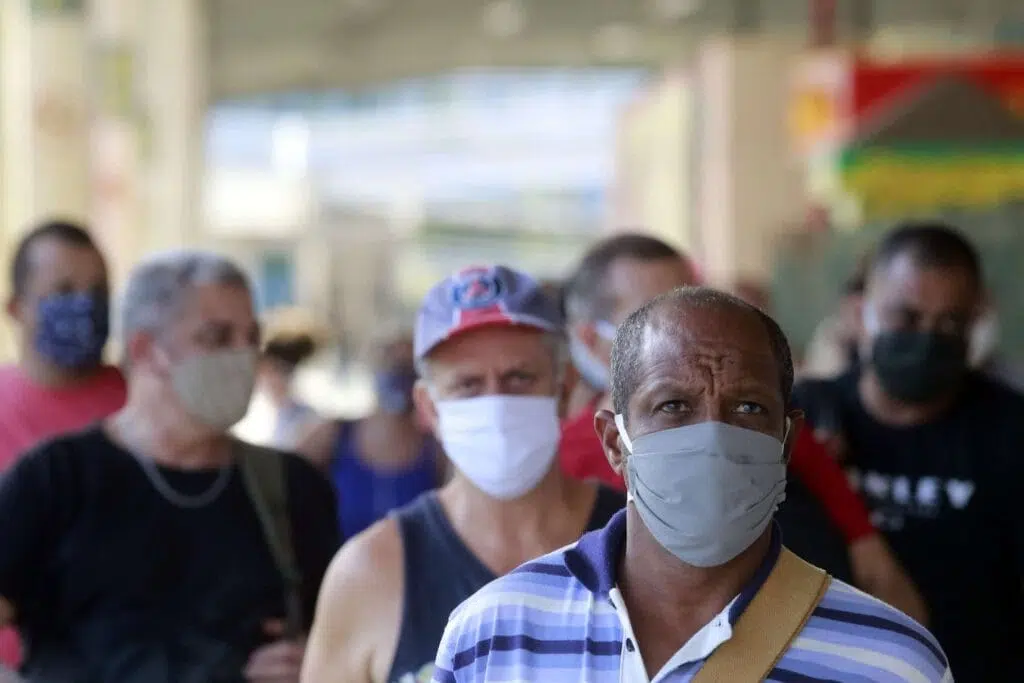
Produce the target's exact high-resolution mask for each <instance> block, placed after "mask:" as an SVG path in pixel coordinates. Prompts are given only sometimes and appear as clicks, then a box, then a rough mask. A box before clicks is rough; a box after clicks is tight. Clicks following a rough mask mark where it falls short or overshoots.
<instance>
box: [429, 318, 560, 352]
mask: <svg viewBox="0 0 1024 683" xmlns="http://www.w3.org/2000/svg"><path fill="white" fill-rule="evenodd" d="M486 327H520V328H523V329H527V330H537V331H538V332H554V331H555V329H557V328H556V327H555V326H553V325H551V324H550V323H545V322H543V321H542V320H539V319H537V318H531V317H521V316H511V315H509V314H507V313H498V312H496V313H494V314H490V315H482V316H478V317H474V318H473V319H471V320H467V321H466V322H464V323H462V324H461V325H459V326H458V327H453V328H452V329H450V330H449V331H448V334H446V335H445V336H444V337H442V338H440V339H438V340H437V341H436V342H434V343H433V344H432V345H431V346H430V348H427V349H424V351H423V352H422V353H421V354H420V355H421V356H426V355H427V354H428V353H430V352H431V351H433V350H434V349H436V348H437V347H438V346H440V345H441V344H443V343H445V342H446V341H450V340H452V339H454V338H456V337H459V336H461V335H464V334H466V333H467V332H473V331H475V330H480V329H483V328H486Z"/></svg>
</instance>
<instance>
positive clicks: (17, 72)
mask: <svg viewBox="0 0 1024 683" xmlns="http://www.w3.org/2000/svg"><path fill="white" fill-rule="evenodd" d="M83 4H84V3H83V0H2V2H0V149H2V150H3V151H2V154H0V177H2V181H0V182H2V184H0V262H2V265H3V266H4V267H6V265H7V264H8V262H9V260H10V257H11V249H12V247H13V245H14V244H15V243H16V242H17V240H18V239H19V237H20V235H21V234H22V233H23V232H24V230H26V229H27V228H28V227H29V226H31V225H32V224H34V223H35V222H37V221H39V220H40V219H42V218H45V217H50V216H62V217H67V218H71V219H76V220H85V219H87V217H88V214H89V180H88V173H89V162H88V153H89V149H88V94H89V93H88V79H87V68H86V22H85V17H84V7H83ZM0 282H2V284H0V297H2V298H4V299H5V298H6V296H7V295H8V292H7V289H8V283H7V278H6V277H3V278H2V279H0ZM4 324H5V323H4ZM11 350H12V349H11V345H10V335H9V334H6V333H3V331H0V358H9V357H10V354H11Z"/></svg>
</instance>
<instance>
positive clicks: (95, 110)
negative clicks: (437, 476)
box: [0, 0, 1024, 438]
mask: <svg viewBox="0 0 1024 683" xmlns="http://www.w3.org/2000/svg"><path fill="white" fill-rule="evenodd" d="M0 8H2V9H0V97H2V100H0V209H2V211H0V251H2V254H0V256H2V257H3V259H4V262H5V263H6V262H7V261H8V260H9V257H10V249H11V245H12V244H14V243H16V241H17V239H18V237H19V235H20V234H21V233H22V232H23V231H24V230H26V229H28V228H30V227H31V226H32V225H33V224H35V223H36V222H37V221H39V220H41V219H43V218H47V217H52V216H65V217H69V218H73V219H79V220H84V221H87V222H88V223H89V224H90V225H91V226H93V229H94V230H95V232H96V234H97V235H98V236H99V238H100V240H101V242H102V244H103V246H104V248H105V249H106V251H107V254H108V256H109V258H110V260H111V262H112V264H113V268H114V271H115V274H116V277H117V279H118V281H119V282H122V281H123V278H124V276H125V274H126V272H127V271H128V270H129V269H130V268H131V266H132V265H133V264H134V263H135V262H137V261H138V259H139V258H140V257H141V256H143V255H144V254H146V253H148V252H150V251H153V250H157V249H165V248H170V247H174V246H180V245H203V246H209V247H215V248H217V249H220V250H223V251H226V252H228V253H231V254H232V255H234V256H235V257H237V258H238V259H239V260H240V261H241V262H243V263H244V264H245V265H246V266H247V267H248V269H249V271H250V273H251V275H252V277H253V280H254V282H255V283H256V285H257V288H258V292H259V305H260V307H261V310H262V311H263V312H264V314H265V316H266V318H267V322H268V325H269V326H272V327H273V326H289V325H314V326H316V327H318V329H319V333H320V334H322V335H323V336H324V338H325V339H326V340H327V341H328V342H329V343H328V344H326V350H325V351H324V352H323V353H322V354H321V358H320V359H319V360H318V362H316V363H313V364H311V365H310V366H309V368H307V369H306V370H304V371H303V372H304V375H303V377H300V382H299V390H300V392H301V393H303V394H304V395H305V398H306V400H307V401H308V402H309V403H310V404H311V405H313V406H315V407H317V408H319V409H321V410H324V411H327V412H331V413H335V414H356V413H360V412H364V411H365V410H366V408H367V406H368V405H369V404H370V402H372V400H373V392H372V387H371V384H370V382H369V379H368V375H367V373H366V371H365V370H364V369H363V368H364V365H365V363H363V359H364V358H365V352H366V347H367V344H368V343H369V340H370V339H372V338H374V335H375V334H377V333H378V332H379V329H380V327H381V326H387V325H402V324H407V323H408V322H409V316H410V311H411V310H412V309H413V308H414V307H415V305H416V303H417V301H418V299H419V297H421V296H422V295H423V293H424V292H425V291H426V289H427V288H428V287H429V286H430V285H431V284H432V283H433V282H435V281H437V280H438V279H440V278H441V277H443V276H444V275H446V274H447V273H448V272H450V271H451V270H453V269H455V268H457V267H460V266H464V265H469V264H472V263H479V262H486V261H501V262H504V263H507V264H509V265H512V266H516V267H519V268H522V269H525V270H528V271H530V272H532V273H533V274H535V275H536V276H538V277H542V278H558V277H560V276H562V275H564V274H566V272H567V271H568V270H570V269H571V268H572V267H573V266H574V265H575V263H576V261H577V259H578V256H579V255H580V253H581V252H582V250H584V249H585V248H586V247H587V245H589V244H590V243H592V242H593V241H594V240H596V239H597V238H599V237H601V236H603V235H606V234H608V233H610V232H614V231H616V230H627V229H628V230H643V231H649V232H650V233H652V234H655V235H657V236H659V237H661V238H663V239H665V240H667V241H669V242H671V243H672V244H674V245H676V246H678V247H680V248H682V249H685V250H686V251H688V252H689V253H690V254H691V255H692V256H693V257H694V258H695V260H696V261H697V262H698V263H700V264H701V267H702V269H703V272H704V275H705V276H706V277H707V278H708V280H709V281H710V282H712V283H714V284H718V285H721V286H723V287H733V286H735V285H737V284H738V283H745V284H747V285H751V286H753V287H755V288H760V290H761V291H762V292H763V293H764V294H765V295H767V296H769V297H770V299H769V301H770V302H771V307H772V309H773V310H774V313H775V314H776V315H777V317H778V318H779V320H780V322H781V323H782V324H783V326H784V328H785V329H786V331H787V333H788V334H789V335H790V338H791V341H792V343H793V345H794V347H795V348H796V349H797V350H798V351H800V350H802V349H803V348H804V347H805V346H806V344H807V343H808V341H809V339H810V337H811V335H812V333H813V331H814V328H815V326H816V325H817V324H818V323H819V322H820V321H821V320H822V319H823V318H824V317H825V316H827V315H828V314H829V313H830V312H831V311H832V310H833V308H834V306H835V302H836V300H837V298H838V296H839V295H840V292H841V290H842V286H843V282H844V281H845V280H846V279H847V278H848V277H849V275H850V273H851V271H852V270H853V269H854V264H855V263H856V262H857V260H858V259H859V258H860V256H861V254H862V253H863V252H864V250H865V248H866V247H867V246H868V245H869V244H870V243H871V241H872V240H873V239H874V238H875V237H877V235H878V232H879V231H880V230H882V229H884V228H886V227H888V226H891V225H892V224H893V223H894V222H897V221H898V220H900V219H902V218H907V217H921V216H946V217H949V218H951V219H952V220H954V221H955V222H956V223H957V224H958V225H959V226H961V227H962V228H963V229H964V230H966V231H968V232H969V234H970V235H971V237H972V238H973V239H974V241H975V242H976V243H977V244H978V245H979V247H980V248H981V250H982V252H983V255H984V258H985V263H986V268H987V270H988V274H989V277H990V280H991V283H990V284H991V286H992V290H993V292H994V296H995V299H996V302H997V304H998V306H999V309H1000V313H1001V321H1002V325H1003V343H1004V345H1005V347H1006V348H1005V349H1004V350H1005V352H1006V353H1007V354H1008V355H1009V356H1010V357H1017V358H1019V357H1020V351H1021V350H1024V301H1022V300H1021V297H1019V296H1018V293H1017V291H1016V288H1015V286H1014V285H1015V278H1014V275H1015V274H1016V271H1017V270H1018V269H1019V268H1020V264H1021V263H1024V260H1022V259H1024V235H1022V227H1024V51H1022V50H1024V48H1022V47H1021V46H1022V45H1024V4H1022V3H1021V2H1019V1H1018V0H899V1H896V2H894V1H892V0H888V1H882V0H771V1H770V2H769V1H768V0H715V1H714V2H711V1H710V0H704V1H701V0H490V1H487V0H88V1H86V0H77V1H75V0H49V1H47V0H2V2H0ZM2 281H3V283H4V285H3V286H5V287H6V284H7V278H3V280H2ZM11 342H12V337H11V334H10V330H9V328H6V327H4V328H3V329H2V330H0V356H3V360H7V359H9V358H10V356H11V354H12V353H13V346H12V343H11ZM267 423H268V421H267V420H266V419H264V418H262V417H261V413H260V408H259V406H258V405H257V406H255V407H254V412H253V415H252V416H250V420H249V422H248V426H247V427H243V429H247V430H249V431H250V432H251V434H252V435H253V436H254V438H258V432H259V431H260V429H264V428H267V427H266V425H267Z"/></svg>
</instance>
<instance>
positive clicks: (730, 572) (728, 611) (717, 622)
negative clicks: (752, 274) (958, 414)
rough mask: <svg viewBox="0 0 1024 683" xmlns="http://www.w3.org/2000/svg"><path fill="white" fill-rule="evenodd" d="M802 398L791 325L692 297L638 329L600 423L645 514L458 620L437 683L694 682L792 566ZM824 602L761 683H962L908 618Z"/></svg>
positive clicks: (836, 600)
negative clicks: (778, 517)
mask: <svg viewBox="0 0 1024 683" xmlns="http://www.w3.org/2000/svg"><path fill="white" fill-rule="evenodd" d="M792 382H793V365H792V357H791V355H790V351H789V346H788V343H787V342H786V339H785V337H784V336H783V334H782V332H781V330H779V328H778V325H777V324H776V323H775V322H774V321H772V320H771V318H769V317H768V316H767V315H765V314H763V313H762V312H760V311H758V310H756V309H754V308H752V307H750V306H748V305H747V304H744V303H743V302H741V301H739V300H738V299H736V298H735V297H732V296H729V295H727V294H724V293H721V292H716V291H714V290H710V289H705V288H686V289H680V290H675V291H673V292H671V293H668V294H666V295H663V296H660V297H658V298H656V299H655V300H653V301H652V302H650V303H648V304H646V305H644V306H643V307H641V308H640V309H639V310H638V311H636V312H635V313H633V314H632V315H630V316H629V317H628V318H627V319H626V321H625V322H624V323H623V324H622V325H621V326H620V328H619V330H618V332H617V334H616V337H615V341H614V344H613V350H612V368H611V389H612V396H613V406H614V412H613V411H611V410H602V411H600V412H599V413H598V415H597V417H596V420H595V422H596V426H597V428H598V431H599V432H600V433H601V435H602V441H603V444H604V449H605V453H606V455H607V456H608V459H609V462H610V463H611V465H612V467H613V468H614V469H616V470H617V471H619V472H620V473H622V474H623V475H624V476H625V477H626V480H627V481H628V487H629V495H630V503H629V504H627V506H626V509H625V510H624V511H621V512H620V513H619V514H617V515H616V516H615V517H614V518H613V519H612V520H611V521H610V522H609V524H608V525H607V526H606V527H605V528H604V529H603V530H601V531H598V532H594V533H591V534H587V535H585V536H584V537H583V538H582V539H581V540H580V541H579V542H578V543H576V544H575V545H573V546H571V547H569V548H566V549H562V550H560V551H556V552H554V553H551V554H549V555H546V556H544V557H542V558H539V559H538V560H535V561H533V562H529V563H527V564H526V565H524V566H522V567H520V568H519V569H517V570H516V571H515V572H513V573H511V574H509V575H507V576H505V577H502V578H501V579H499V580H497V581H495V582H493V583H492V584H490V585H489V586H488V587H486V588H485V589H483V590H482V591H480V592H479V593H477V594H476V595H475V596H474V597H473V598H471V599H470V600H469V601H467V602H466V603H464V604H463V605H462V606H461V607H460V608H459V609H458V610H456V611H455V612H454V613H453V614H452V617H451V620H450V622H449V626H448V629H447V631H446V633H445V638H444V640H443V641H442V643H441V647H440V649H439V652H438V659H437V669H436V671H435V673H434V678H433V680H434V681H435V683H477V682H482V681H491V680H509V679H510V678H512V676H510V675H509V672H514V678H515V680H518V681H524V682H527V681H545V682H547V681H565V680H569V678H568V677H566V676H565V672H566V671H572V672H573V676H572V680H587V681H590V682H591V683H606V682H607V683H616V682H621V681H626V682H628V683H649V682H650V681H652V680H658V681H664V682H665V683H681V682H682V681H690V680H692V679H693V676H694V675H695V673H696V672H697V671H698V670H699V669H700V668H701V667H703V666H704V663H705V662H706V661H707V660H708V658H709V657H711V655H712V653H713V652H715V651H716V650H717V648H718V647H719V646H720V645H722V644H723V643H725V642H727V641H728V640H731V639H733V638H734V637H738V636H737V635H736V632H734V630H733V628H734V624H735V623H736V622H737V621H740V620H742V619H743V618H744V617H743V615H744V612H745V609H746V607H747V605H748V604H749V603H750V600H751V599H752V598H753V597H754V596H756V595H757V594H758V593H759V592H760V591H761V589H762V587H763V586H764V585H765V584H764V582H765V577H766V576H767V575H768V574H770V573H771V572H773V571H774V568H775V564H776V562H777V561H779V558H780V557H783V555H782V552H783V551H782V546H781V540H780V534H779V532H778V530H777V529H776V526H775V524H774V523H773V522H772V515H773V513H774V511H775V509H776V508H777V506H778V503H779V502H780V501H781V500H782V499H783V497H784V490H785V463H786V462H787V461H788V458H789V453H790V452H791V449H792V445H793V443H792V442H793V441H794V439H793V436H794V434H795V433H796V432H797V431H798V430H799V428H800V426H801V423H802V421H803V418H802V415H801V414H800V412H799V411H795V410H791V409H790V407H789V398H790V392H791V389H792ZM786 557H789V556H786ZM821 595H822V597H821V600H820V602H818V603H817V606H816V607H814V608H813V610H812V611H811V613H810V615H809V618H808V619H807V621H806V622H805V623H804V624H803V625H802V626H801V627H798V629H797V634H796V637H795V638H794V639H793V640H792V641H791V642H790V643H789V644H788V645H787V646H784V647H783V648H782V651H781V652H780V653H778V657H777V659H775V660H774V664H773V665H771V668H770V670H769V671H767V672H766V676H765V677H764V678H763V679H761V680H766V681H769V682H776V683H781V682H783V681H804V680H806V681H810V680H822V678H823V675H827V677H828V679H829V680H832V681H837V682H839V683H846V682H851V683H852V682H853V681H867V680H886V681H894V682H900V683H904V682H906V683H909V682H910V681H919V682H921V683H940V682H943V683H944V682H945V681H951V680H952V678H951V675H950V673H949V670H948V667H947V665H946V662H945V657H944V656H943V655H942V652H941V650H940V649H939V648H938V646H937V645H936V644H935V641H934V639H933V638H932V637H931V635H930V634H929V633H928V632H927V631H926V630H925V629H924V628H923V627H921V626H920V625H918V624H917V623H915V622H914V621H912V620H911V619H909V618H908V617H907V616H906V615H904V614H902V613H900V612H898V611H897V610H896V609H894V608H892V607H889V606H888V605H884V604H883V603H880V602H879V601H877V600H875V599H873V598H871V597H869V596H867V595H866V594H864V593H861V592H860V591H857V590H856V589H854V588H851V587H850V586H848V585H846V584H843V583H842V582H840V581H837V580H832V579H828V580H827V584H826V586H825V587H824V590H823V592H822V594H821ZM545 604H551V605H558V609H557V610H555V609H550V610H549V609H545V608H543V607H542V606H541V605H545ZM498 642H501V643H502V646H501V647H496V646H495V644H496V643H498ZM506 643H507V645H506ZM739 645H740V646H741V648H742V647H743V646H745V645H750V646H751V647H753V646H754V643H753V642H752V641H751V642H750V643H743V642H741V643H739ZM735 651H736V650H734V652H735Z"/></svg>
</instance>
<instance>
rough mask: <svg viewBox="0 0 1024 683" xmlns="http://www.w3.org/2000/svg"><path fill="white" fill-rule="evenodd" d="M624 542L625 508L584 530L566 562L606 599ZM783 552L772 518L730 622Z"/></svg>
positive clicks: (588, 586)
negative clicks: (758, 560)
mask: <svg viewBox="0 0 1024 683" xmlns="http://www.w3.org/2000/svg"><path fill="white" fill-rule="evenodd" d="M625 545H626V511H625V510H620V511H619V512H618V513H616V514H615V516H614V517H613V518H612V520H611V521H610V522H609V523H608V525H607V526H606V527H605V528H604V529H602V530H601V531H600V532H597V533H593V534H587V535H586V536H584V537H583V538H581V539H580V541H579V542H578V543H577V544H576V545H575V546H574V547H573V548H570V549H569V550H567V551H566V552H565V566H566V567H567V568H568V569H569V571H570V572H571V573H572V574H573V576H575V577H576V579H577V580H579V582H580V583H582V584H583V585H584V586H585V587H586V588H587V590H589V591H590V592H591V593H594V594H595V595H598V596H600V597H603V598H605V599H609V598H610V597H611V593H612V590H613V589H614V588H615V586H616V583H617V579H618V577H617V576H616V569H617V567H618V565H619V558H620V557H621V556H622V553H623V551H624V548H625ZM781 552H782V532H781V531H780V529H779V526H778V523H776V522H774V521H773V522H772V539H771V545H770V546H769V549H768V554H767V555H765V558H764V560H763V561H762V562H761V565H760V566H759V567H758V568H757V571H756V572H754V576H753V577H752V578H751V579H750V581H749V582H748V583H747V585H746V586H745V587H744V588H743V590H742V591H741V592H740V594H739V595H738V596H737V597H736V599H735V600H733V602H732V603H731V604H730V606H729V608H728V610H729V624H730V625H734V624H735V623H736V620H737V619H739V618H740V615H741V614H743V611H744V610H745V609H746V608H747V605H749V604H750V601H751V600H753V599H754V596H755V595H757V592H758V591H759V590H761V586H763V585H764V582H765V581H766V580H767V579H768V575H769V574H771V573H772V569H774V568H775V563H776V562H777V561H778V559H779V554H780V553H781Z"/></svg>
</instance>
